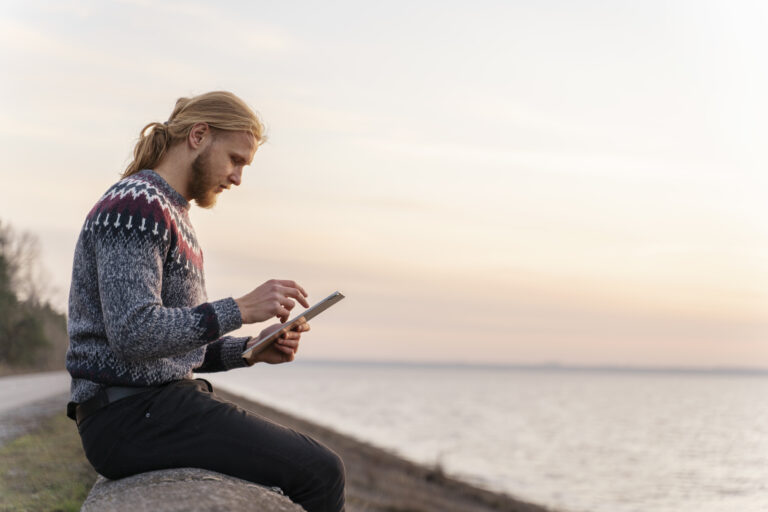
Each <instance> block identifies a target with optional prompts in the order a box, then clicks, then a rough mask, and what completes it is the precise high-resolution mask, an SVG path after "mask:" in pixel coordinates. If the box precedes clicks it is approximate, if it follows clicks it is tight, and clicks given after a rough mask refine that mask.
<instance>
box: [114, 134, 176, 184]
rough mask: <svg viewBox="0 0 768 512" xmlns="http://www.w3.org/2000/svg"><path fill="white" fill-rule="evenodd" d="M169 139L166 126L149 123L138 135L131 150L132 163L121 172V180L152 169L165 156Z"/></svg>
mask: <svg viewBox="0 0 768 512" xmlns="http://www.w3.org/2000/svg"><path fill="white" fill-rule="evenodd" d="M170 142H171V138H170V136H169V134H168V126H167V125H165V124H162V123H149V124H148V125H147V126H145V127H144V128H143V129H142V130H141V133H140V134H139V141H138V142H137V143H136V147H134V148H133V162H131V163H130V165H128V167H127V168H126V169H125V172H123V178H125V177H127V176H130V175H131V174H136V173H137V172H139V171H140V170H142V169H154V168H155V166H156V165H157V164H158V162H160V159H161V158H163V155H165V151H166V150H167V149H168V146H169V145H170Z"/></svg>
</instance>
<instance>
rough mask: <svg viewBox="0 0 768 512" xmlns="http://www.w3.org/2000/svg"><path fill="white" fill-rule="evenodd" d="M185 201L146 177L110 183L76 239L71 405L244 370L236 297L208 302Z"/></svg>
mask: <svg viewBox="0 0 768 512" xmlns="http://www.w3.org/2000/svg"><path fill="white" fill-rule="evenodd" d="M189 207H190V205H189V202H188V201H187V200H186V199H184V197H182V196H181V195H180V194H179V193H178V192H176V190H174V189H173V188H172V187H171V186H170V185H169V184H168V183H167V182H166V181H165V180H164V179H163V178H161V177H160V176H159V175H158V174H156V173H155V172H154V171H151V170H143V171H141V172H139V173H137V174H134V175H132V176H129V177H127V178H124V179H122V180H121V181H119V182H118V183H116V184H115V185H113V186H112V187H111V188H110V189H109V190H108V191H107V192H106V193H105V194H104V196H102V198H101V199H100V200H99V201H98V202H97V203H96V205H95V206H94V207H93V209H92V210H91V211H90V213H88V215H87V217H86V219H85V224H84V225H83V229H82V231H81V232H80V236H79V239H78V241H77V246H76V248H75V258H74V265H73V271H72V287H71V289H70V294H69V325H68V329H69V349H68V351H67V358H66V366H67V370H68V371H69V373H70V375H71V376H72V385H71V394H72V401H73V402H78V403H81V402H83V401H85V400H87V399H89V398H91V397H92V396H94V395H95V394H96V392H97V391H98V389H99V387H100V386H153V385H158V384H164V383H166V382H170V381H172V380H177V379H182V378H184V377H187V376H188V375H189V374H190V372H191V371H193V370H194V371H197V372H215V371H223V370H228V369H231V368H238V367H242V366H246V363H245V361H244V360H243V358H242V357H241V355H240V354H241V352H242V351H243V350H244V347H245V343H246V341H247V340H248V339H249V338H247V337H246V338H240V337H232V336H224V337H222V336H223V335H224V334H225V333H227V332H230V331H232V330H234V329H237V328H239V327H240V326H241V325H242V318H241V316H240V310H239V308H238V307H237V304H236V303H235V301H234V299H232V298H226V299H222V300H218V301H215V302H208V301H207V297H206V292H205V279H204V276H203V253H202V251H201V250H200V246H199V245H198V243H197V239H196V237H195V232H194V230H193V229H192V225H191V223H190V221H189Z"/></svg>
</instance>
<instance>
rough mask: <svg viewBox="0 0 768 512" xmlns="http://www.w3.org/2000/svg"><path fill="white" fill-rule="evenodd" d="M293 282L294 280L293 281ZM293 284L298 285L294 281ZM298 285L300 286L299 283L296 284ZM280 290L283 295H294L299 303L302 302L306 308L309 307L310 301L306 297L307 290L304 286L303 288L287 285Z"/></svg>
mask: <svg viewBox="0 0 768 512" xmlns="http://www.w3.org/2000/svg"><path fill="white" fill-rule="evenodd" d="M291 283H293V281H291ZM293 284H294V285H296V283H293ZM296 286H298V285H296ZM280 292H281V293H282V294H283V295H285V296H286V297H293V298H294V299H296V300H297V301H299V304H301V305H302V306H304V307H305V308H308V307H309V302H307V299H305V298H304V297H306V296H307V292H305V291H304V289H303V288H301V287H299V288H296V287H293V286H285V287H283V288H282V289H281V290H280Z"/></svg>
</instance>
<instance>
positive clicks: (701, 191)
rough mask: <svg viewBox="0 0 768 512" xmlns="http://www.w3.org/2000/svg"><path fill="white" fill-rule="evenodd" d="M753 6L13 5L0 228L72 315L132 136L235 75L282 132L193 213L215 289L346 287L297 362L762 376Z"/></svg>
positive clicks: (763, 73) (5, 45)
mask: <svg viewBox="0 0 768 512" xmlns="http://www.w3.org/2000/svg"><path fill="white" fill-rule="evenodd" d="M766 21H768V7H766V6H765V4H763V3H761V2H747V1H735V2H734V1H729V2H724V1H723V2H715V1H703V2H702V1H696V2H694V1H681V0H673V1H668V0H667V1H658V2H657V1H649V2H630V1H615V2H605V1H597V0H578V1H568V2H565V1H542V2H522V1H498V2H492V1H479V2H473V3H471V4H469V3H467V2H451V1H443V2H434V1H422V2H399V1H393V2H386V3H380V2H378V3H374V2H354V1H350V2H335V1H329V2H322V3H321V2H291V1H284V2H259V1H253V2H244V1H242V2H240V1H222V2H216V3H215V4H214V3H211V2H193V1H188V2H180V1H174V2H161V1H153V2H150V1H143V0H128V1H114V2H109V1H50V2H43V1H35V0H32V1H30V0H25V1H19V2H16V1H4V2H3V3H2V6H1V7H0V66H1V67H2V69H3V70H4V71H3V73H2V76H1V77H0V154H1V155H2V160H3V163H2V165H0V178H1V181H0V183H1V185H0V220H2V221H3V222H8V223H10V224H11V225H13V226H14V228H16V229H17V230H27V231H31V232H33V233H35V234H36V235H37V236H38V237H39V239H40V242H41V246H42V253H41V263H42V265H43V266H44V268H45V269H46V272H47V275H48V279H47V280H46V282H47V283H48V285H49V289H50V298H51V301H52V303H53V304H54V305H56V306H57V307H59V308H61V309H62V310H64V309H65V308H66V302H67V294H68V290H69V276H70V273H71V266H72V253H73V251H74V245H75V242H76V239H77V235H78V232H79V230H80V228H81V226H82V223H83V220H84V217H85V214H86V213H87V212H88V210H90V208H91V206H92V205H93V204H94V203H95V201H96V200H97V199H98V198H99V197H100V196H101V194H103V193H104V191H105V190H106V189H107V188H108V187H109V186H111V185H112V184H113V183H114V182H115V181H116V180H117V179H118V178H119V173H120V172H121V171H122V170H123V169H124V168H125V167H126V166H127V164H128V163H129V162H130V159H131V153H132V149H133V145H134V144H135V142H136V140H137V137H138V134H139V130H140V129H141V128H142V127H143V126H144V125H146V124H147V123H149V122H151V121H164V120H166V119H167V118H168V116H169V114H170V112H171V109H172V107H173V104H174V103H175V101H176V99H177V98H179V97H182V96H191V95H195V94H200V93H203V92H207V91H209V90H220V89H224V90H230V91H232V92H234V93H235V94H237V95H239V96H240V97H242V98H243V99H244V100H245V101H246V102H247V103H249V105H251V106H252V107H253V108H254V109H255V110H256V111H257V112H258V113H259V114H260V116H261V117H262V119H263V120H264V122H265V124H266V126H267V133H268V136H269V140H268V142H267V143H266V144H265V145H264V146H262V147H261V148H260V149H259V151H258V152H257V154H256V157H255V159H254V162H253V164H252V165H251V166H250V167H248V168H246V171H245V173H244V178H243V184H242V185H241V186H240V187H238V188H237V189H233V190H230V191H227V192H225V193H224V194H223V195H222V196H221V197H220V199H219V203H218V205H217V206H216V208H215V209H213V210H210V211H208V210H201V209H199V208H194V207H193V210H192V220H193V223H194V224H195V228H196V231H197V235H198V238H199V241H200V243H201V245H202V247H203V250H204V254H205V265H206V283H207V289H208V296H209V298H210V299H211V300H215V299H219V298H223V297H227V296H233V297H239V296H241V295H244V294H245V293H247V292H248V291H250V290H251V289H253V288H254V287H256V286H258V285H259V284H261V283H262V282H264V281H266V280H267V279H270V278H280V279H294V280H296V281H298V282H299V283H300V284H302V286H304V288H306V289H307V290H308V292H309V294H310V302H313V301H316V300H320V299H322V298H323V297H325V296H327V295H329V294H330V293H331V292H333V291H335V290H340V291H342V292H343V293H344V294H345V295H346V296H347V298H346V299H345V300H344V301H342V302H341V303H339V305H337V306H335V307H334V308H332V309H331V310H329V311H328V312H327V313H324V314H323V315H322V316H321V317H318V318H317V319H315V320H314V321H313V323H312V327H313V330H312V332H311V333H310V334H308V335H306V336H305V337H304V338H303V340H302V347H301V351H300V355H301V356H303V357H305V358H307V359H344V360H361V359H366V360H367V359H373V360H399V361H430V362H447V361H451V362H472V363H515V364H541V363H560V364H575V365H582V364H586V365H592V364H609V365H630V366H645V365H661V366H683V367H701V366H707V367H708V366H749V367H763V368H768V314H767V313H768V206H767V205H766V200H765V193H766V191H768V174H766V157H765V151H764V147H765V140H766V139H767V137H766V136H768V128H766V121H765V120H766V119H768V99H766V96H765V94H764V91H766V90H768V66H767V65H766V63H765V58H764V52H763V49H764V48H766V47H768V34H767V33H766V31H765V30H764V26H765V23H766ZM264 326H265V325H252V326H245V327H243V328H242V329H241V330H239V331H238V332H237V333H238V334H251V335H255V334H257V333H258V332H259V331H260V329H261V328H263V327H264Z"/></svg>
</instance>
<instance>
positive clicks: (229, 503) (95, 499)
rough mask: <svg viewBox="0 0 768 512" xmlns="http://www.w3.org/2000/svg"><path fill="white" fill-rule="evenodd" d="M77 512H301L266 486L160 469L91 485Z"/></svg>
mask: <svg viewBox="0 0 768 512" xmlns="http://www.w3.org/2000/svg"><path fill="white" fill-rule="evenodd" d="M80 510H81V512H104V511H114V512H122V511H125V512H177V511H178V512H182V511H184V512H209V511H210V512H213V511H220V510H227V511H233V512H239V511H246V510H248V511H251V510H259V511H262V512H303V511H304V509H303V508H302V507H300V506H299V505H297V504H295V503H293V502H292V501H291V500H289V499H288V498H287V497H286V496H283V495H282V494H280V493H279V492H276V491H275V490H273V489H270V488H269V487H263V486H261V485H256V484H254V483H251V482H247V481H245V480H241V479H239V478H234V477H231V476H228V475H223V474H221V473H215V472H213V471H206V470H204V469H197V468H181V469H164V470H160V471H150V472H147V473H141V474H138V475H134V476H130V477H126V478H121V479H120V480H108V479H106V478H104V477H102V476H100V477H99V479H98V480H97V481H96V483H95V484H94V486H93V488H92V489H91V492H90V494H89V495H88V498H87V499H86V500H85V503H83V508H82V509H80Z"/></svg>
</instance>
